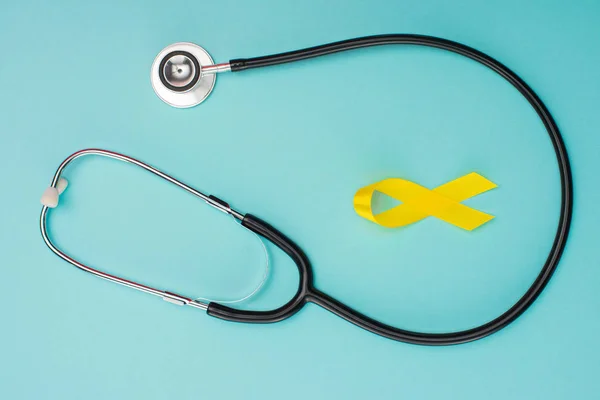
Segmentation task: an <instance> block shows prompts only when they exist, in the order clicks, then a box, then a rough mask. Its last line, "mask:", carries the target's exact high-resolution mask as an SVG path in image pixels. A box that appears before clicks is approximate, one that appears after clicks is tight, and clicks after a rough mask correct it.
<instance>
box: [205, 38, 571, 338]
mask: <svg viewBox="0 0 600 400" xmlns="http://www.w3.org/2000/svg"><path fill="white" fill-rule="evenodd" d="M386 44H412V45H422V46H429V47H436V48H439V49H444V50H448V51H452V52H454V53H458V54H461V55H463V56H466V57H469V58H471V59H473V60H475V61H478V62H479V63H481V64H483V65H485V66H487V67H489V68H491V69H492V70H494V71H496V72H497V73H498V74H500V75H501V76H502V77H503V78H505V79H506V80H507V81H508V82H510V83H511V84H512V85H513V86H514V87H515V88H517V90H518V91H519V92H520V93H521V94H522V95H523V96H524V97H525V98H526V99H527V101H528V102H529V103H530V104H531V106H532V107H533V109H534V110H535V111H536V113H537V114H538V116H539V117H540V118H541V120H542V122H543V123H544V127H545V128H546V130H547V132H548V135H549V137H550V140H551V141H552V145H553V147H554V151H555V153H556V158H557V161H558V169H559V172H560V182H561V205H560V216H559V222H558V228H557V231H556V236H555V238H554V241H553V243H552V248H551V249H550V253H549V254H548V257H547V259H546V261H545V263H544V265H543V267H542V270H541V271H540V273H539V275H538V276H537V277H536V279H535V281H534V282H533V284H532V285H531V287H530V288H529V289H528V290H527V291H526V292H525V294H524V295H523V296H522V297H521V298H520V299H519V300H518V301H517V302H516V303H515V304H514V305H513V306H512V307H511V308H510V309H508V310H507V311H506V312H504V313H503V314H502V315H500V316H498V317H497V318H495V319H493V320H492V321H489V322H487V323H486V324H483V325H481V326H478V327H476V328H472V329H467V330H464V331H459V332H449V333H424V332H412V331H407V330H403V329H398V328H395V327H392V326H389V325H386V324H383V323H381V322H379V321H376V320H374V319H372V318H370V317H367V316H366V315H363V314H361V313H359V312H357V311H355V310H353V309H352V308H350V307H348V306H346V305H345V304H343V303H341V302H339V301H337V300H335V299H333V298H332V297H330V296H328V295H327V294H325V293H323V292H321V291H319V290H317V289H315V288H314V286H313V276H312V270H311V267H310V263H309V261H308V259H307V258H306V256H305V255H304V253H303V252H302V250H300V248H299V247H298V246H296V244H295V243H294V242H292V241H291V240H290V239H288V238H287V237H286V236H284V235H283V234H281V233H280V232H279V231H277V230H276V229H275V228H273V227H272V226H270V225H269V224H267V223H266V222H264V221H262V220H260V219H258V218H256V217H254V216H252V215H246V217H244V219H243V221H242V224H243V225H244V226H246V227H247V228H248V229H250V230H252V231H254V232H256V233H258V234H259V235H261V236H263V237H265V238H266V239H268V240H270V241H271V242H273V243H274V244H275V245H277V246H278V247H280V248H281V249H282V250H283V251H285V252H286V253H287V254H288V255H289V256H290V257H291V258H292V259H293V260H294V262H295V263H296V265H297V267H298V271H299V273H300V282H299V286H298V290H297V292H296V294H295V295H294V297H293V298H292V299H291V300H290V301H289V302H288V303H287V304H285V305H284V306H282V307H280V308H278V309H276V310H272V311H244V310H236V309H232V308H230V307H226V306H222V305H220V304H215V303H211V304H209V306H208V310H207V312H208V314H209V315H212V316H215V317H218V318H222V319H225V320H229V321H238V322H254V323H270V322H277V321H281V320H283V319H285V318H288V317H290V316H292V315H294V314H295V313H296V312H297V311H298V310H299V309H300V308H302V306H303V305H304V304H306V303H307V302H312V303H315V304H318V305H319V306H321V307H323V308H325V309H326V310H329V311H331V312H332V313H334V314H336V315H338V316H339V317H341V318H344V319H345V320H347V321H349V322H352V323H353V324H355V325H357V326H359V327H361V328H364V329H366V330H368V331H370V332H373V333H375V334H377V335H380V336H384V337H386V338H389V339H393V340H398V341H402V342H406V343H412V344H418V345H432V346H442V345H454V344H460V343H466V342H470V341H473V340H477V339H481V338H483V337H486V336H488V335H491V334H492V333H494V332H497V331H499V330H500V329H502V328H504V327H506V326H507V325H508V324H510V323H511V322H513V321H514V320H515V319H517V318H518V317H519V316H520V315H521V314H523V312H524V311H525V310H527V308H529V306H531V304H533V302H534V301H535V300H536V299H537V297H538V296H539V295H540V293H541V292H542V290H543V289H544V288H545V287H546V285H547V284H548V281H549V280H550V278H551V277H552V274H553V273H554V271H555V269H556V266H557V265H558V262H559V260H560V257H561V255H562V253H563V251H564V248H565V245H566V242H567V236H568V233H569V228H570V225H571V215H572V210H573V181H572V177H571V168H570V165H569V158H568V155H567V150H566V148H565V145H564V142H563V139H562V136H561V134H560V132H559V130H558V127H557V126H556V123H555V122H554V119H553V118H552V116H551V115H550V112H549V111H548V109H547V108H546V106H545V105H544V103H542V101H541V100H540V99H539V97H538V96H537V95H536V94H535V92H534V91H533V90H532V89H531V88H530V87H529V86H528V85H527V84H526V83H525V82H524V81H523V80H522V79H521V78H519V77H518V76H517V75H516V74H515V73H514V72H512V71H511V70H510V69H508V68H507V67H505V66H504V65H502V64H501V63H499V62H498V61H496V60H494V59H493V58H491V57H489V56H487V55H485V54H483V53H481V52H480V51H477V50H475V49H473V48H471V47H468V46H465V45H462V44H460V43H456V42H452V41H450V40H445V39H440V38H436V37H431V36H421V35H403V34H396V35H379V36H368V37H363V38H356V39H350V40H345V41H341V42H335V43H330V44H326V45H322V46H316V47H311V48H307V49H303V50H297V51H291V52H287V53H281V54H274V55H270V56H265V57H256V58H248V59H236V60H231V62H230V64H231V70H232V71H234V72H235V71H242V70H245V69H250V68H259V67H266V66H271V65H277V64H283V63H287V62H292V61H300V60H304V59H308V58H312V57H318V56H322V55H326V54H332V53H336V52H340V51H345V50H351V49H357V48H361V47H370V46H378V45H386Z"/></svg>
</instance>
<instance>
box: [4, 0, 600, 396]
mask: <svg viewBox="0 0 600 400" xmlns="http://www.w3.org/2000/svg"><path fill="white" fill-rule="evenodd" d="M599 18H600V3H598V2H595V1H591V0H590V1H573V2H567V1H542V0H537V1H529V2H523V1H517V0H510V1H493V2H482V1H475V0H473V1H452V2H449V1H442V0H438V1H433V0H429V1H404V0H403V1H348V0H344V1H331V2H322V1H317V0H308V1H300V2H278V1H270V2H267V1H262V2H260V1H254V2H233V1H202V2H200V1H178V2H170V3H169V2H164V1H139V2H133V1H94V2H83V1H55V2H41V1H40V2H30V1H23V2H12V1H6V0H5V1H3V4H2V5H1V8H0V48H1V49H2V54H3V55H2V57H1V62H0V91H1V95H0V150H1V156H2V157H1V161H0V163H1V164H0V165H1V167H2V170H3V172H4V178H3V185H4V190H3V191H2V196H1V197H0V206H1V209H2V210H3V217H2V222H1V225H0V227H1V228H0V248H1V254H2V257H1V261H0V263H1V266H2V279H1V280H0V289H1V290H0V293H1V295H0V296H1V297H2V301H1V302H0V315H1V316H2V319H1V325H2V329H0V355H1V356H0V358H1V362H0V398H5V399H41V398H48V399H80V398H86V399H106V398H123V399H125V398H146V399H162V398H180V399H192V398H207V399H208V398H217V399H225V398H231V399H234V398H235V399H239V398H261V399H279V398H287V399H305V398H311V397H312V398H323V399H325V398H345V399H350V398H370V397H373V396H375V397H377V398H381V399H398V398H411V399H415V398H420V399H430V398H431V399H433V398H460V399H480V398H487V399H503V398H519V399H538V398H540V399H541V398H545V399H563V398H593V397H595V396H597V393H598V392H599V391H600V384H599V380H598V372H600V361H599V359H600V344H599V341H598V340H597V339H598V334H599V330H600V320H599V311H600V294H599V293H598V288H599V285H600V269H599V268H598V267H599V266H600V263H599V261H600V259H599V256H598V252H597V245H598V224H600V212H599V211H598V204H600V191H599V189H598V173H599V172H600V159H599V157H598V154H599V152H600V135H598V131H597V129H598V124H599V122H600V116H599V115H600V114H599V113H598V105H599V104H600V79H599V78H600V70H599V69H598V65H599V64H600V39H599V38H600V25H599V24H598V20H599ZM396 32H408V33H420V34H430V35H436V36H441V37H444V38H447V39H452V40H456V41H459V42H462V43H465V44H467V45H470V46H473V47H475V48H477V49H479V50H482V51H484V52H487V53H488V54H490V55H491V56H493V57H495V58H497V59H498V60H500V61H501V62H503V63H505V64H506V65H507V66H509V67H510V68H511V69H513V70H514V71H516V72H517V73H518V74H520V75H521V76H522V77H523V78H524V79H525V81H527V82H528V83H529V84H530V85H531V86H532V87H533V88H534V90H536V91H537V93H538V94H539V95H540V97H541V98H542V99H543V100H544V101H545V103H546V104H547V105H548V107H549V109H550V110H551V111H552V113H553V115H554V117H555V118H556V120H557V123H558V125H559V127H560V128H561V130H562V132H563V134H564V136H565V141H566V145H567V147H568V150H569V153H570V156H571V160H572V165H573V174H574V182H575V210H574V218H573V226H572V233H571V236H570V239H569V243H568V246H567V249H566V252H565V254H564V256H563V260H562V261H561V264H560V266H559V268H558V270H557V272H556V274H555V276H554V278H553V279H552V281H551V282H550V284H549V286H548V287H547V289H546V291H545V292H544V293H543V294H542V295H541V296H540V298H539V300H538V301H537V302H536V303H535V305H534V306H533V307H532V308H531V309H530V310H529V311H527V313H526V314H525V315H524V316H523V317H521V318H520V319H519V320H517V322H515V323H514V324H512V325H510V326H509V327H508V328H507V329H504V330H502V331H501V332H499V333H497V334H495V335H493V336H491V337H488V338H486V339H484V340H481V341H478V342H475V343H470V344H465V345H461V346H454V347H446V348H427V347H417V346H411V345H406V344H403V343H397V342H393V341H390V340H386V339H383V338H380V337H377V336H375V335H372V334H370V333H367V332H365V331H362V330H360V329H358V328H356V327H354V326H352V325H350V324H348V323H346V322H344V321H342V320H340V319H338V318H336V317H334V316H333V315H331V314H329V313H327V312H326V311H324V310H322V309H320V308H318V307H317V306H314V305H308V306H307V307H306V308H305V309H303V310H302V311H301V312H300V313H298V314H297V315H296V316H294V317H293V318H291V319H289V320H287V321H284V322H282V323H278V324H275V325H268V326H253V325H241V324H232V323H227V322H223V321H219V320H217V319H214V318H210V317H208V316H206V315H204V313H203V312H201V311H198V310H195V309H192V308H189V307H186V308H177V307H175V306H173V305H171V304H168V303H166V302H162V301H160V300H159V299H157V298H155V297H152V296H148V295H143V294H141V293H138V292H134V291H132V290H130V289H127V288H123V287H120V286H117V285H114V284H110V283H107V282H105V281H101V280H99V279H97V278H94V277H92V276H91V275H88V274H85V273H82V272H81V271H79V270H77V269H75V268H73V267H72V266H70V265H68V264H66V263H65V262H63V261H62V260H60V259H59V258H58V257H56V256H54V255H53V254H52V253H51V252H50V251H49V250H48V249H47V248H46V246H45V245H44V243H43V242H42V240H41V238H40V234H39V228H38V218H39V211H40V205H39V202H38V198H39V196H40V195H41V193H42V191H43V189H44V188H45V187H46V186H47V185H48V184H49V182H50V180H51V178H52V175H53V173H54V171H55V168H56V167H57V166H58V165H59V163H60V162H61V161H62V160H63V159H64V158H65V157H67V156H68V155H69V154H71V153H72V152H74V151H76V150H79V149H81V148H85V147H103V148H108V149H112V150H115V151H119V152H123V153H125V154H129V155H131V156H134V157H138V158H140V159H142V160H145V161H147V162H150V163H152V164H154V165H155V166H157V167H159V168H162V169H164V170H165V171H166V172H169V173H171V174H173V175H175V176H176V177H178V178H179V179H181V180H183V181H185V182H187V183H189V184H191V185H193V186H196V187H198V188H199V189H200V190H203V191H205V192H207V193H212V194H215V195H218V196H220V197H222V198H224V199H226V200H228V201H230V202H231V204H232V205H233V206H234V207H236V208H238V209H240V210H242V211H249V212H253V213H255V214H257V215H259V216H261V217H263V218H265V219H266V220H268V221H272V222H273V223H274V224H275V225H276V226H277V227H278V228H280V229H281V230H282V231H284V232H286V233H288V234H289V235H290V236H291V237H292V238H293V239H295V240H296V241H297V242H298V244H299V245H300V246H302V247H303V248H304V249H306V251H307V253H308V256H309V257H310V258H311V260H312V262H313V264H314V268H315V280H316V285H317V287H319V288H320V289H322V290H324V291H325V292H327V293H329V294H331V295H332V296H334V297H337V298H339V299H340V300H342V301H344V302H347V303H348V304H350V305H351V306H353V307H356V308H357V309H358V310H360V311H362V312H364V313H367V314H369V315H371V316H373V317H376V318H378V319H381V320H383V321H385V322H387V323H391V324H394V325H397V326H400V327H403V328H407V329H419V330H429V331H443V330H456V329H465V328H469V327H472V326H475V325H477V324H481V323H483V322H486V321H487V320H489V319H491V318H493V317H495V316H497V315H498V314H499V313H501V312H502V311H504V310H505V309H506V308H508V307H509V306H510V305H511V304H513V303H514V302H515V301H516V300H517V299H518V297H519V296H520V295H521V294H522V293H523V292H524V291H525V290H526V288H527V287H528V286H529V285H530V284H531V282H532V281H533V279H534V278H535V276H536V274H537V272H538V271H539V268H540V266H541V264H542V263H543V261H544V260H545V257H546V255H547V253H548V251H549V248H550V243H551V241H552V238H553V236H554V231H555V228H556V224H557V214H558V207H559V202H560V199H559V181H558V172H557V167H556V162H555V157H554V153H553V151H552V147H551V144H550V142H549V140H548V138H547V137H546V134H545V131H544V129H543V126H542V124H541V122H540V121H539V120H538V119H537V116H536V115H535V113H534V112H533V110H532V109H531V107H530V106H529V105H528V104H527V103H526V101H525V100H524V99H523V98H521V97H520V95H519V94H518V93H517V91H516V90H515V89H513V88H512V87H511V86H510V85H509V84H508V83H506V82H504V81H503V80H502V79H501V78H500V77H498V76H496V75H495V74H494V73H492V72H491V71H489V70H486V69H485V68H484V67H482V66H480V65H477V64H475V63H473V62H471V61H469V60H466V59H463V58H461V57H459V56H456V55H453V54H450V53H445V52H441V51H436V50H432V49H426V48H416V47H400V46H390V47H386V48H375V49H367V50H360V51H355V52H351V53H346V54H338V55H334V56H330V57H326V58H321V59H316V60H312V61H310V62H302V63H297V64H293V65H285V66H281V67H279V68H269V69H264V70H256V71H249V72H247V73H241V74H239V75H237V74H236V75H233V74H226V75H221V76H219V77H218V78H217V83H216V87H215V90H214V92H213V93H212V95H211V96H210V97H209V99H208V100H207V101H206V102H205V103H203V104H202V105H200V106H199V107H196V108H193V109H189V110H178V109H174V108H171V107H169V106H167V105H166V104H164V103H162V102H161V101H160V100H159V99H158V98H157V97H156V96H155V95H154V93H153V91H152V87H151V85H150V81H149V71H150V65H151V63H152V61H153V59H154V57H155V55H156V54H157V53H158V52H159V51H160V50H161V49H162V48H163V47H165V46H167V45H169V44H171V43H173V42H178V41H191V42H195V43H198V44H200V45H202V46H203V47H205V48H206V49H207V50H208V51H209V52H210V53H211V55H212V57H213V58H214V59H215V61H216V62H225V61H227V60H229V59H230V58H238V57H251V56H256V55H263V54H269V53H274V52H279V51H285V50H291V49H296V48H301V47H305V46H311V45H316V44H321V43H325V42H329V41H334V40H340V39H345V38H350V37H355V36H361V35H368V34H378V33H396ZM471 171H476V172H479V173H481V174H483V175H484V176H486V177H488V178H489V179H491V180H492V181H494V182H496V183H497V184H498V185H499V188H498V189H495V190H493V191H490V192H487V193H485V194H483V195H480V196H478V197H476V198H473V199H470V200H468V201H467V202H466V204H468V205H471V206H473V207H475V208H477V209H479V210H482V211H485V212H488V213H491V214H493V215H495V216H496V219H494V220H493V221H491V222H490V223H488V224H486V225H484V226H483V227H481V228H479V229H477V230H476V231H474V232H470V233H469V232H466V231H462V230H461V229H458V228H456V227H454V226H451V225H448V224H446V223H444V222H442V221H439V220H436V219H434V218H428V219H426V220H424V221H422V222H419V223H417V224H414V225H411V226H409V227H407V228H404V229H393V230H387V229H384V228H381V227H378V226H376V225H374V224H371V223H369V222H368V221H366V220H363V219H361V218H360V217H358V216H357V215H356V214H355V213H354V211H353V209H352V196H353V194H354V192H355V191H356V190H357V189H358V188H359V187H361V186H364V185H366V184H369V183H373V182H375V181H377V180H380V179H383V178H386V177H403V178H405V179H409V180H412V181H414V182H417V183H419V184H422V185H425V186H428V187H435V186H437V185H440V184H442V183H445V182H447V181H449V180H452V179H455V178H457V177H459V176H462V175H464V174H466V173H468V172H471ZM65 176H66V177H67V178H68V179H69V180H70V182H71V185H70V187H69V188H68V190H67V191H66V192H65V194H64V195H63V196H62V198H61V206H60V207H59V208H57V209H56V210H54V211H52V212H51V214H50V219H49V226H50V232H51V235H52V237H53V239H54V240H55V241H56V243H57V244H58V245H59V246H60V247H61V248H64V249H65V250H66V251H67V252H68V253H69V254H71V255H73V256H74V257H77V258H80V259H81V261H83V262H86V263H90V264H91V265H93V266H96V267H99V268H101V269H104V270H106V271H109V272H117V273H120V274H122V275H123V276H125V277H128V278H132V279H137V280H140V281H142V282H144V283H147V284H151V285H157V286H159V287H160V288H162V289H164V290H171V291H175V292H180V293H183V294H186V295H189V296H204V297H206V296H213V297H225V298H233V297H235V296H240V295H243V294H244V293H246V292H248V291H249V290H251V289H252V287H253V286H254V285H256V283H257V282H258V281H259V280H260V278H261V274H262V269H261V268H262V267H261V266H262V265H263V263H264V260H263V259H262V257H263V256H262V254H261V250H260V247H259V246H258V245H257V242H256V241H255V239H254V238H253V237H252V236H251V235H249V234H248V233H247V232H245V231H244V230H242V229H239V227H237V226H236V225H235V224H233V223H231V222H230V221H228V220H227V218H226V217H224V216H223V214H221V213H218V212H216V211H215V210H213V209H211V208H209V207H206V206H205V205H204V203H202V202H199V201H198V200H197V199H195V198H193V197H191V196H189V195H187V194H186V193H184V192H182V191H180V190H177V189H176V188H175V187H174V186H171V185H169V184H167V183H165V182H163V181H161V180H159V179H157V178H156V177H153V176H151V175H150V174H147V173H145V172H144V171H141V170H139V169H137V168H133V167H131V166H128V165H124V164H122V163H119V162H116V161H113V160H107V159H103V158H89V157H88V158H86V159H82V160H81V161H78V162H76V163H74V164H73V165H72V166H71V167H70V168H69V169H68V170H67V171H66V172H65ZM269 253H270V256H271V257H272V261H273V270H272V272H271V274H270V277H269V281H268V284H267V286H266V288H265V290H264V291H263V292H261V294H260V295H259V296H258V297H257V298H256V299H253V300H252V301H250V302H248V303H247V304H245V305H244V307H247V308H258V309H266V308H269V307H275V306H277V305H279V304H282V303H283V302H285V301H286V300H287V299H288V298H289V297H291V296H292V294H293V293H294V290H295V287H296V284H297V272H296V270H295V268H294V266H293V265H292V263H291V262H290V261H289V260H288V259H287V258H286V257H285V256H284V255H282V254H280V253H279V252H278V251H277V250H276V249H275V248H273V247H272V246H269Z"/></svg>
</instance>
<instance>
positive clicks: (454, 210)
mask: <svg viewBox="0 0 600 400" xmlns="http://www.w3.org/2000/svg"><path fill="white" fill-rule="evenodd" d="M495 187H497V185H496V184H495V183H494V182H492V181H490V180H488V179H486V178H484V177H483V176H481V175H479V174H477V173H475V172H471V173H470V174H467V175H465V176H461V177H460V178H458V179H455V180H453V181H450V182H448V183H445V184H443V185H441V186H438V187H436V188H435V189H427V188H426V187H423V186H421V185H418V184H416V183H414V182H411V181H407V180H405V179H400V178H390V179H384V180H382V181H380V182H377V183H374V184H372V185H368V186H365V187H363V188H360V189H359V190H358V191H357V192H356V194H355V195H354V210H355V211H356V213H357V214H358V215H360V216H361V217H363V218H366V219H368V220H369V221H372V222H375V223H376V224H378V225H381V226H385V227H387V228H397V227H401V226H405V225H409V224H412V223H414V222H417V221H420V220H422V219H424V218H427V217H429V216H433V217H436V218H439V219H441V220H442V221H446V222H448V223H450V224H453V225H456V226H458V227H460V228H463V229H466V230H468V231H471V230H473V229H475V228H477V227H479V226H481V225H483V224H485V223H486V222H488V221H490V220H491V219H493V218H494V216H493V215H489V214H486V213H484V212H481V211H478V210H475V209H474V208H471V207H467V206H465V205H464V204H460V202H461V201H464V200H466V199H468V198H470V197H473V196H476V195H478V194H481V193H484V192H487V191H488V190H491V189H494V188H495ZM375 192H380V193H383V194H386V195H388V196H390V197H392V198H394V199H396V200H399V201H401V202H402V204H399V205H397V206H396V207H393V208H391V209H389V210H386V211H384V212H381V213H379V214H376V215H374V214H373V210H372V207H371V201H372V198H373V193H375Z"/></svg>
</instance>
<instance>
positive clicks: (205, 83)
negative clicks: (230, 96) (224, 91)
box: [150, 42, 216, 108]
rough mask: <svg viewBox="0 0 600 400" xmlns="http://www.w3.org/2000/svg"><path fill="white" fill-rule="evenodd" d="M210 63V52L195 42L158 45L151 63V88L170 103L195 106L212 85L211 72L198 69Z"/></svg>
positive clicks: (201, 100) (212, 77) (211, 62)
mask: <svg viewBox="0 0 600 400" xmlns="http://www.w3.org/2000/svg"><path fill="white" fill-rule="evenodd" d="M213 64H214V62H213V59H212V57H211V56H210V54H208V52H207V51H206V50H204V49H203V48H202V47H200V46H198V45H197V44H194V43H189V42H179V43H174V44H172V45H170V46H167V47H165V48H164V49H162V50H161V51H160V53H158V55H157V56H156V58H155V59H154V62H153V63H152V68H151V71H150V81H151V82H152V88H153V89H154V92H155V93H156V95H157V96H158V97H159V98H160V99H161V100H162V101H164V102H165V103H167V104H169V105H170V106H173V107H177V108H190V107H194V106H197V105H198V104H200V103H202V102H203V101H204V100H205V99H206V98H207V97H208V95H209V94H210V92H212V90H213V88H214V86H215V80H216V76H215V74H203V73H202V68H203V67H205V66H208V65H213Z"/></svg>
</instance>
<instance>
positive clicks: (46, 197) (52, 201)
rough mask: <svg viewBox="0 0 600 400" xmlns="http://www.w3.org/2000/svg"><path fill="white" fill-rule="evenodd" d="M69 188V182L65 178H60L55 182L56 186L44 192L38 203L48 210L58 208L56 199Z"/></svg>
mask: <svg viewBox="0 0 600 400" xmlns="http://www.w3.org/2000/svg"><path fill="white" fill-rule="evenodd" d="M67 186H69V182H68V181H67V180H66V179H65V178H60V179H59V180H58V182H56V186H49V187H47V188H46V190H44V193H43V194H42V198H41V199H40V203H42V205H43V206H45V207H48V208H55V207H56V206H58V199H59V196H60V195H61V194H62V192H64V191H65V189H66V188H67Z"/></svg>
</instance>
